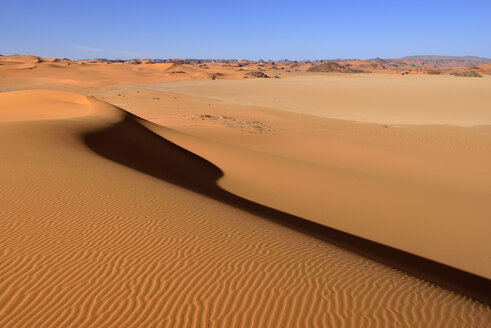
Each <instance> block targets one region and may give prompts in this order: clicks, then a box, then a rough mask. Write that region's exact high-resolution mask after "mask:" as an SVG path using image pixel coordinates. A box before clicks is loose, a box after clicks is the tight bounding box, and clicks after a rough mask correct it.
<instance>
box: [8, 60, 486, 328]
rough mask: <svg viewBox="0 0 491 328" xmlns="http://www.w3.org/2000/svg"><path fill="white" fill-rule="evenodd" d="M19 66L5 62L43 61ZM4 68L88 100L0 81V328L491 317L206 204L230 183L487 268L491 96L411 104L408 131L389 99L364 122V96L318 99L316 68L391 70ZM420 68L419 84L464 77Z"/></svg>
mask: <svg viewBox="0 0 491 328" xmlns="http://www.w3.org/2000/svg"><path fill="white" fill-rule="evenodd" d="M18 60H20V59H18ZM22 60H23V61H24V62H22V63H20V64H18V63H17V64H8V65H25V64H29V63H28V62H29V61H30V62H34V64H35V65H38V64H39V63H36V62H35V60H33V59H32V58H27V59H26V58H23V59H22ZM42 64H49V63H48V62H43V63H42ZM53 64H54V63H53ZM86 65H93V66H89V67H96V68H97V69H98V67H99V66H97V65H106V64H86ZM111 65H112V64H111ZM154 65H155V64H154ZM162 65H164V64H162ZM4 66H7V65H4ZM106 66H107V65H106ZM0 67H2V66H0ZM3 69H4V68H0V72H1V74H3V75H1V74H0V85H1V86H2V88H4V89H7V88H8V89H16V88H26V87H36V86H39V85H44V86H45V87H49V88H52V89H54V88H56V89H64V90H69V91H71V92H76V93H77V94H74V93H70V92H64V91H58V90H51V91H49V90H27V91H14V92H6V93H0V152H1V154H2V157H1V158H2V159H1V160H0V175H1V176H0V181H1V185H0V186H1V189H2V190H1V191H2V193H1V195H2V196H1V197H0V224H1V226H2V227H3V229H2V231H0V259H1V261H0V326H2V327H13V326H19V327H20V326H25V327H175V326H199V327H203V326H204V327H250V326H258V327H263V326H271V327H299V326H309V327H310V326H313V327H316V326H318V327H325V326H336V327H359V326H381V327H385V326H404V327H405V326H407V327H411V326H419V325H421V324H422V323H424V324H423V325H424V326H445V327H463V326H469V327H486V326H487V325H488V324H489V322H490V320H491V312H490V311H489V307H488V306H486V305H483V304H481V303H478V302H476V301H473V300H471V299H469V298H466V297H463V296H462V295H459V294H457V293H455V292H452V291H449V290H446V289H442V288H440V287H438V286H435V285H433V284H431V283H428V282H425V281H423V280H420V279H418V278H415V277H413V276H410V275H407V274H405V273H404V272H400V271H397V270H394V269H392V268H390V267H388V266H385V265H383V264H380V263H378V262H374V261H372V260H370V259H367V258H364V257H362V256H360V255H356V254H354V253H351V252H349V251H346V250H343V249H341V248H339V247H337V246H334V245H332V244H330V243H327V242H325V241H322V240H319V239H316V238H312V237H310V236H308V235H306V234H304V233H302V232H299V231H296V230H295V229H292V228H287V227H285V226H282V225H280V224H277V223H275V222H272V221H270V220H267V219H265V218H263V217H261V216H260V215H257V214H254V213H252V212H251V211H245V210H244V209H240V208H237V207H234V206H231V205H233V204H229V203H225V202H222V201H220V200H219V199H217V198H216V197H209V196H213V195H214V194H213V192H215V191H214V190H219V189H216V188H217V187H216V186H217V185H218V186H219V187H221V188H223V189H225V190H227V191H229V192H231V193H233V194H235V195H238V196H240V197H242V198H243V199H246V200H250V201H253V202H256V203H259V204H262V205H265V206H267V207H269V208H274V209H277V210H280V211H282V212H285V213H290V214H294V215H297V216H299V217H301V218H304V219H306V220H311V221H314V222H318V223H321V224H324V225H327V226H330V227H333V228H336V229H339V230H342V231H346V232H349V233H352V234H355V235H358V236H361V237H364V238H367V239H370V240H375V241H377V242H380V243H382V244H385V245H389V246H391V247H395V248H398V249H403V250H405V251H408V252H410V253H413V254H417V255H420V256H423V257H426V258H430V259H432V260H435V261H437V262H442V263H444V264H447V265H450V266H452V267H456V268H460V269H463V270H464V271H468V272H472V273H475V274H477V275H479V276H481V277H485V278H488V279H489V278H490V277H491V269H490V268H491V265H490V262H489V259H490V255H489V254H490V253H489V252H490V246H489V242H488V238H486V236H487V233H486V232H487V231H489V228H490V226H489V220H488V219H487V218H489V215H490V213H491V207H490V206H491V205H489V202H488V201H487V199H490V196H491V191H490V186H491V176H490V175H489V170H488V168H489V166H490V164H491V147H490V145H491V129H490V128H489V127H488V126H484V125H479V126H475V125H476V124H475V122H476V121H478V120H483V124H486V121H485V120H486V119H487V116H486V115H488V114H489V113H487V112H486V110H485V106H484V107H483V103H485V102H486V101H487V100H486V99H487V98H485V97H487V96H488V95H487V94H482V95H481V96H479V97H481V98H476V97H478V96H476V95H475V96H474V97H473V98H472V101H473V102H472V104H473V105H474V106H472V108H471V109H469V111H468V112H467V113H468V115H465V114H464V112H463V111H462V110H461V109H460V108H459V106H458V105H459V104H460V103H459V102H456V103H455V106H454V107H451V108H449V111H450V112H451V113H453V115H452V116H451V117H446V116H445V115H443V113H442V112H441V111H439V110H436V111H435V112H434V113H430V112H428V111H419V112H416V113H412V114H411V113H410V112H409V111H408V108H407V107H405V106H400V107H398V108H397V110H399V113H400V115H398V116H397V117H399V118H400V122H397V125H395V124H393V123H394V122H393V121H392V119H393V116H391V115H392V113H390V112H388V111H386V110H384V109H383V108H382V109H380V110H379V111H377V110H375V109H377V108H378V107H377V106H375V104H377V101H378V100H377V99H378V98H377V97H380V96H381V95H382V94H383V90H380V89H379V88H375V89H374V90H379V91H377V92H379V94H375V95H373V96H374V97H375V99H376V100H374V102H375V104H373V103H368V104H367V111H366V112H365V113H366V116H365V117H364V118H363V117H360V116H357V115H359V112H357V111H356V106H355V105H356V101H357V100H356V99H358V101H361V100H360V99H363V101H366V99H365V98H364V97H365V96H360V97H359V98H355V99H354V100H351V103H349V104H351V106H352V107H349V108H347V109H345V110H344V112H343V113H344V114H345V115H346V117H344V118H345V119H346V120H336V119H332V118H328V117H329V116H330V115H331V114H332V112H326V111H324V112H322V113H321V114H319V113H318V112H314V111H313V110H311V109H310V108H314V107H309V106H313V104H314V100H313V99H312V98H311V97H314V96H316V95H318V93H316V92H318V91H315V90H316V89H315V87H312V88H310V87H309V85H310V84H309V83H311V82H309V81H313V80H312V79H317V80H315V81H316V82H318V83H321V84H322V85H324V86H326V85H327V86H330V87H334V88H336V87H337V88H339V90H338V91H339V92H341V91H343V90H344V92H349V91H350V90H360V88H361V89H363V87H362V86H363V85H362V82H360V80H359V79H360V78H361V79H363V81H365V83H367V82H369V83H374V84H375V85H380V84H381V83H388V82H384V81H385V80H384V78H387V79H389V80H390V79H392V78H393V76H387V77H384V76H383V75H377V77H376V78H374V80H370V78H371V77H370V78H368V77H356V78H354V79H353V84H349V81H348V80H345V81H344V82H342V83H344V84H341V86H339V85H338V84H332V80H330V79H338V78H337V77H335V76H331V77H325V78H312V77H311V75H309V77H308V78H305V79H306V80H302V78H301V77H294V78H291V79H284V80H269V81H268V82H267V83H264V82H263V81H261V80H253V81H249V80H248V81H210V83H216V82H219V83H220V84H215V86H219V89H217V88H216V87H214V86H211V85H210V86H209V85H208V84H207V82H192V83H191V84H190V82H183V83H181V84H167V85H166V84H159V85H155V84H154V85H149V84H150V83H154V82H159V81H154V80H153V78H154V77H153V76H151V75H149V76H147V77H139V78H136V77H135V81H134V83H133V84H138V83H142V81H143V82H145V83H146V85H133V86H131V87H123V86H100V87H98V86H97V85H94V84H91V83H92V82H94V81H97V79H98V77H99V76H100V75H104V72H105V71H102V73H101V72H100V71H96V72H95V73H90V72H89V71H87V72H85V74H86V75H85V77H84V78H83V79H82V80H80V81H79V80H75V82H72V81H70V82H67V83H64V82H62V81H61V79H59V75H57V74H58V73H56V72H53V71H49V70H50V69H49V68H47V67H46V74H45V76H49V75H50V74H51V76H50V77H49V79H48V78H46V80H44V78H43V77H42V76H41V75H42V74H41V73H36V74H40V75H39V76H38V75H34V76H30V75H29V74H28V73H24V72H22V73H21V74H17V72H15V73H12V71H13V70H14V68H9V69H8V71H4V70H3ZM56 69H58V68H56ZM16 70H22V69H21V68H19V69H16ZM52 70H54V68H52ZM31 72H34V70H31ZM9 74H12V75H9ZM43 74H44V73H43ZM111 74H114V75H112V77H111V79H110V80H111V81H112V80H113V79H115V77H117V74H118V73H117V72H115V71H113V72H112V73H110V72H108V75H111ZM125 74H127V73H124V74H123V75H124V76H121V78H122V80H124V78H128V79H132V78H133V77H132V76H127V75H125ZM174 75H177V74H172V76H174ZM344 78H345V77H343V79H344ZM424 78H429V79H431V80H418V81H410V82H405V83H409V84H411V83H414V84H411V85H413V86H415V89H414V92H415V93H416V94H417V93H418V92H420V89H418V87H417V86H416V85H417V83H422V84H423V85H425V84H432V85H435V86H438V85H440V86H441V88H442V89H445V88H452V84H451V83H452V82H448V81H447V80H441V81H440V80H435V79H433V78H434V77H429V76H428V77H424ZM438 78H440V77H438ZM446 78H447V79H450V78H451V77H446ZM323 79H324V80H323ZM346 79H348V78H346ZM48 80H49V81H48ZM2 81H3V82H2ZM9 81H10V82H9ZM54 81H55V82H54ZM108 81H109V79H108ZM336 81H338V80H336ZM406 81H409V80H406ZM460 81H469V82H460ZM480 81H482V82H480V83H484V84H487V83H489V82H488V80H487V78H485V79H482V80H480ZM244 82H247V87H248V88H250V89H244V85H246V84H241V83H244ZM277 82H280V83H283V84H280V85H278V84H274V83H277ZM2 83H3V84H2ZM458 83H463V85H464V84H465V83H468V84H465V85H466V86H467V87H468V89H464V91H462V93H465V92H471V93H472V92H477V91H476V90H479V88H480V85H477V84H475V83H477V80H459V82H458ZM96 84H97V83H96ZM304 84H305V85H306V86H304V87H303V86H302V85H304ZM388 84H391V83H388ZM281 85H284V89H283V93H282V91H281V88H282V87H281ZM343 85H344V89H343ZM404 86H405V87H407V84H404ZM330 87H326V88H328V89H329V88H330ZM289 88H290V89H289ZM291 88H293V89H295V90H296V92H295V93H294V92H291V90H293V89H291ZM357 88H358V89H357ZM393 88H396V87H393ZM456 88H457V87H456ZM461 88H463V86H462V85H460V86H459V87H458V88H457V89H461ZM164 90H166V91H164ZM251 90H256V91H254V93H253V92H252V91H251ZM309 90H310V91H309ZM465 90H467V91H465ZM170 91H172V92H170ZM249 91H251V92H249ZM443 93H444V92H443V91H442V94H443ZM83 94H85V95H89V96H90V97H86V96H83ZM224 94H225V95H224ZM268 94H269V95H272V97H273V98H274V97H277V100H274V99H268V96H267V95H268ZM420 94H421V93H420ZM476 94H477V93H476ZM253 95H255V96H254V97H255V98H254V101H250V99H249V98H247V97H252V96H253ZM302 95H303V96H304V97H305V99H306V101H305V104H306V106H305V108H304V110H302V112H303V113H305V112H308V113H310V114H317V115H322V116H325V117H324V118H321V117H316V116H310V115H305V114H299V113H292V112H294V111H300V110H298V108H301V107H300V106H299V105H298V104H297V103H296V101H299V100H298V99H300V98H301V97H302ZM280 96H281V97H280ZM307 96H309V97H307ZM452 96H453V97H458V96H459V95H452ZM244 97H245V98H244ZM432 97H435V99H436V97H439V96H438V95H433V96H432ZM96 98H98V99H100V100H103V101H100V100H97V99H96ZM217 98H220V99H217ZM341 98H342V95H339V99H341ZM288 99H291V100H292V105H289V106H291V107H289V108H283V107H282V106H284V104H287V103H288ZM322 99H323V100H318V103H319V104H322V105H323V106H324V107H323V108H324V109H323V110H325V109H329V108H331V107H330V106H329V101H331V100H332V101H333V103H332V104H331V105H333V104H340V103H341V101H340V100H339V99H337V98H336V97H334V99H332V98H322ZM432 99H433V98H432ZM387 101H389V102H390V101H392V102H393V103H394V104H395V103H396V102H395V101H394V100H393V99H391V98H390V97H389V99H388V100H387ZM432 101H436V100H432ZM109 103H112V104H115V105H117V106H119V107H121V108H124V109H125V110H127V111H129V112H130V113H133V114H136V115H138V116H140V117H142V118H144V119H142V118H140V117H138V116H134V115H132V114H130V113H128V112H125V111H124V110H122V109H120V108H118V107H116V106H114V105H111V104H109ZM430 103H431V102H430ZM272 104H279V105H275V106H272ZM254 105H256V106H254ZM257 105H259V106H257ZM285 106H286V105H285ZM370 106H373V107H370ZM270 107H273V108H270ZM430 107H431V106H430ZM350 108H351V109H352V110H350ZM278 109H283V110H278ZM284 110H287V111H284ZM425 113H428V115H427V116H425V115H426V114H425ZM334 116H335V115H334ZM326 117H327V118H326ZM145 119H146V120H145ZM425 119H427V120H428V121H429V123H432V124H433V125H421V124H420V125H414V124H413V125H406V124H403V123H404V122H406V121H411V120H416V121H418V123H425ZM445 119H449V120H451V121H452V122H449V121H448V122H447V121H445ZM459 119H460V121H459ZM354 121H358V123H357V122H354ZM359 121H366V122H365V123H360V122H359ZM152 122H153V123H152ZM369 122H382V124H381V123H378V124H375V123H369ZM412 123H414V122H412ZM444 123H452V125H453V126H449V125H443V124H444ZM469 125H472V127H468V126H469ZM207 192H210V193H208V194H207ZM217 192H219V191H217ZM207 195H208V196H207ZM483 287H484V286H483Z"/></svg>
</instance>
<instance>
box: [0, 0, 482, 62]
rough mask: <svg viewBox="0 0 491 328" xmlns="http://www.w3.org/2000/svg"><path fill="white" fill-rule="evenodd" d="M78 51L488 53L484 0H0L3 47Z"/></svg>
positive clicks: (131, 54) (126, 54)
mask: <svg viewBox="0 0 491 328" xmlns="http://www.w3.org/2000/svg"><path fill="white" fill-rule="evenodd" d="M14 53H28V54H35V55H39V56H43V57H68V58H72V59H80V58H94V57H105V58H122V59H127V58H136V57H144V58H237V59H259V58H262V59H282V58H289V59H323V58H373V57H382V58H395V57H402V56H406V55H416V54H430V55H431V54H439V55H475V56H483V57H491V0H465V1H464V0H461V1H453V0H435V1H431V0H426V1H419V0H411V1H399V0H394V1H329V0H326V1H289V0H284V1H256V0H253V1H233V0H230V1H221V0H211V1H186V0H181V1H179V0H176V1H144V0H143V1H124V0H123V1H122V0H120V1H112V0H111V1H104V0H100V1H93V0H78V1H70V0H66V1H58V0H55V1H42V0H35V1H34V0H0V54H14Z"/></svg>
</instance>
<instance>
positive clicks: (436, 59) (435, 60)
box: [401, 55, 491, 67]
mask: <svg viewBox="0 0 491 328" xmlns="http://www.w3.org/2000/svg"><path fill="white" fill-rule="evenodd" d="M401 59H403V60H409V61H421V62H425V63H427V64H429V65H438V64H444V63H452V62H454V63H461V64H462V66H463V67H465V66H479V65H483V64H486V63H489V62H491V58H484V57H476V56H431V55H419V56H406V57H403V58H401Z"/></svg>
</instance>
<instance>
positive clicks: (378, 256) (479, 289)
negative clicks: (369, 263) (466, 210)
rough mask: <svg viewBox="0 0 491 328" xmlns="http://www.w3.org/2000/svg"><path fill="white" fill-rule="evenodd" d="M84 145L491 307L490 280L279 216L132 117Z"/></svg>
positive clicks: (210, 166)
mask: <svg viewBox="0 0 491 328" xmlns="http://www.w3.org/2000/svg"><path fill="white" fill-rule="evenodd" d="M84 141H85V143H86V144H87V145H88V146H89V147H90V148H91V149H92V150H93V151H94V152H96V153H97V154H99V155H101V156H103V157H105V158H107V159H110V160H112V161H114V162H117V163H120V164H122V165H125V166H127V167H130V168H132V169H135V170H138V171H140V172H143V173H146V174H149V175H151V176H153V177H156V178H159V179H162V180H164V181H167V182H170V183H173V184H175V185H178V186H180V187H183V188H186V189H188V190H192V191H194V192H197V193H200V194H203V195H206V196H208V197H210V198H213V199H215V200H218V201H221V202H224V203H227V204H230V205H232V206H235V207H237V208H240V209H242V210H244V211H247V212H249V213H252V214H255V215H258V216H261V217H263V218H267V219H269V220H272V221H274V222H277V223H279V224H282V225H285V226H288V227H290V228H293V229H295V230H297V231H301V232H303V233H306V234H309V235H311V236H314V237H316V238H319V239H322V240H324V241H326V242H329V243H331V244H333V245H336V246H339V247H341V248H344V249H346V250H349V251H351V252H353V253H356V254H358V255H361V256H364V257H367V258H370V259H372V260H375V261H377V262H379V263H383V264H385V265H388V266H390V267H392V268H394V269H397V270H401V271H404V272H407V273H409V274H412V275H414V276H416V277H418V278H421V279H424V280H427V281H430V282H433V283H436V284H438V285H440V286H442V287H444V288H448V289H450V290H453V291H456V292H458V293H461V294H463V295H465V296H468V297H472V298H473V299H475V300H478V301H480V302H482V303H484V304H488V305H490V304H491V281H490V280H488V279H485V278H483V277H480V276H477V275H473V274H471V273H467V272H465V271H461V270H458V269H455V268H452V267H450V266H447V265H444V264H440V263H438V262H434V261H431V260H428V259H425V258H423V257H419V256H416V255H413V254H410V253H407V252H403V251H400V250H397V249H395V248H392V247H389V246H385V245H382V244H379V243H376V242H373V241H370V240H367V239H364V238H360V237H357V236H354V235H351V234H349V233H345V232H342V231H339V230H336V229H333V228H329V227H326V226H323V225H321V224H318V223H314V222H311V221H308V220H306V219H303V218H300V217H297V216H294V215H291V214H288V213H285V212H282V211H279V210H275V209H273V208H270V207H267V206H264V205H261V204H258V203H255V202H253V201H250V200H247V199H244V198H242V197H239V196H236V195H234V194H232V193H230V192H228V191H226V190H223V189H221V188H220V187H219V186H218V185H217V184H216V181H217V180H218V179H219V178H220V177H222V176H223V172H222V171H221V170H220V169H219V168H218V167H217V166H215V165H214V164H212V163H210V162H208V161H207V160H205V159H204V158H201V157H199V156H197V155H195V154H194V153H192V152H189V151H187V150H186V149H184V148H181V147H179V146H178V145H176V144H174V143H172V142H170V141H168V140H166V139H165V138H162V137H161V136H159V135H157V134H156V133H154V132H153V131H151V130H149V129H147V128H146V127H144V126H143V125H141V124H140V123H139V122H138V120H137V118H136V117H134V116H133V115H131V114H129V113H128V114H126V117H125V119H124V120H123V121H121V122H119V123H117V124H115V125H114V126H112V127H110V128H107V129H105V130H101V131H97V132H92V133H90V134H87V135H85V136H84Z"/></svg>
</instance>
